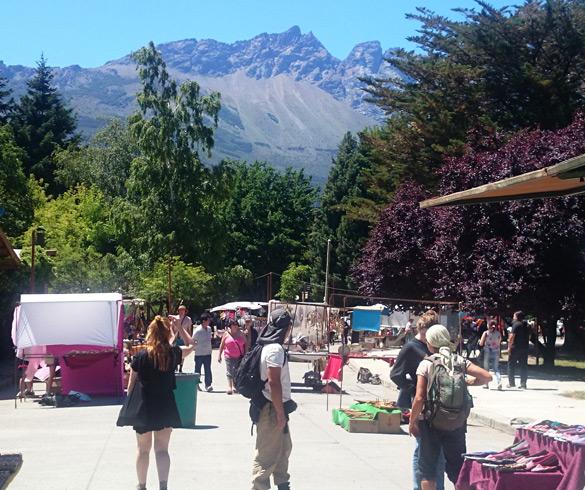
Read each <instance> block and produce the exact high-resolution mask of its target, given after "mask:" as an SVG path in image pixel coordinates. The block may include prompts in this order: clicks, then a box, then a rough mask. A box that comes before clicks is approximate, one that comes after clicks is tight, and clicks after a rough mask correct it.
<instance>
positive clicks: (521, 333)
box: [512, 320, 530, 349]
mask: <svg viewBox="0 0 585 490" xmlns="http://www.w3.org/2000/svg"><path fill="white" fill-rule="evenodd" d="M512 333H513V334H514V344H513V347H514V348H516V349H528V341H529V339H530V329H529V327H528V324H527V323H526V322H521V321H519V320H514V321H513V322H512Z"/></svg>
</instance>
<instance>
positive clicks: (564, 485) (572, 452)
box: [516, 429, 585, 490]
mask: <svg viewBox="0 0 585 490" xmlns="http://www.w3.org/2000/svg"><path fill="white" fill-rule="evenodd" d="M521 439H523V440H526V441H528V444H530V452H531V453H533V452H536V451H539V450H541V449H546V450H548V451H550V452H552V453H555V454H556V456H557V458H558V459H559V462H560V464H561V469H562V470H563V473H564V476H563V479H562V481H561V482H560V483H559V486H558V487H557V490H583V489H585V446H584V445H581V444H573V443H571V442H563V441H557V440H555V439H553V438H551V437H547V436H545V435H543V434H539V433H538V432H532V431H530V430H526V429H518V430H517V431H516V440H521Z"/></svg>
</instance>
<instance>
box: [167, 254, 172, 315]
mask: <svg viewBox="0 0 585 490" xmlns="http://www.w3.org/2000/svg"><path fill="white" fill-rule="evenodd" d="M168 283H169V291H168V302H169V304H168V306H167V314H169V315H170V314H171V308H172V304H173V303H172V301H173V292H172V288H173V259H172V258H170V257H169V280H168Z"/></svg>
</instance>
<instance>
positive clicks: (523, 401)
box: [346, 351, 585, 434]
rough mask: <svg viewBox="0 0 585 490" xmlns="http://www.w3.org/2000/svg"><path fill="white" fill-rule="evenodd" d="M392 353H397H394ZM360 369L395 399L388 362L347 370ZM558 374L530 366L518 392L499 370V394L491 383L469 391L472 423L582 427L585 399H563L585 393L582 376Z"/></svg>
mask: <svg viewBox="0 0 585 490" xmlns="http://www.w3.org/2000/svg"><path fill="white" fill-rule="evenodd" d="M393 353H394V354H396V351H393ZM360 367H367V368H368V369H370V371H372V373H375V374H379V375H380V378H381V379H382V381H383V384H384V386H385V387H386V388H387V389H389V390H390V392H391V395H390V399H392V400H395V399H396V397H397V396H398V391H397V390H396V386H395V385H394V383H392V382H391V381H390V367H389V365H388V363H386V362H384V361H379V360H369V359H351V360H350V362H349V370H351V372H352V373H353V375H354V376H357V371H358V370H359V368H360ZM504 367H505V366H504ZM346 369H347V368H346ZM561 373H562V369H559V376H558V379H554V378H555V375H554V374H552V375H551V374H549V373H544V372H543V371H542V369H540V368H538V367H535V366H529V368H528V389H527V390H519V389H506V388H505V386H506V384H507V376H505V374H506V371H505V369H504V370H502V371H501V374H502V386H504V389H503V390H502V391H497V390H496V386H495V382H493V383H492V384H491V386H490V388H491V389H490V390H486V389H483V388H482V387H477V386H474V387H471V388H470V391H471V394H472V395H473V399H474V405H475V406H474V408H473V409H472V412H471V420H475V421H477V422H480V423H482V424H484V425H487V426H488V427H492V428H494V429H498V430H501V431H504V432H506V433H509V434H513V433H514V430H515V426H516V425H519V424H521V423H526V422H530V421H533V420H538V419H549V420H556V421H559V422H563V423H567V424H585V415H584V414H585V400H575V399H572V398H568V397H566V396H563V394H565V393H569V392H573V391H585V377H584V378H583V379H581V380H574V379H567V378H566V377H564V376H562V374H561ZM346 379H347V377H346ZM517 383H518V381H517Z"/></svg>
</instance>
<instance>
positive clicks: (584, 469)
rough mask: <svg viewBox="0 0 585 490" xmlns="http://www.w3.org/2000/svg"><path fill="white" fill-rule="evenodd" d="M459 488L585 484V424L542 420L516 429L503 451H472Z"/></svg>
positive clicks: (546, 488) (540, 489)
mask: <svg viewBox="0 0 585 490" xmlns="http://www.w3.org/2000/svg"><path fill="white" fill-rule="evenodd" d="M465 458H466V459H465V463H464V464H463V468H462V469H461V472H460V474H459V479H458V481H457V489H459V490H472V489H476V490H508V489H510V490H516V489H520V490H522V489H530V490H553V489H558V490H577V489H583V488H585V426H582V425H573V426H570V425H565V424H561V423H559V422H552V421H550V420H543V421H539V422H535V423H533V424H529V425H527V426H524V427H522V428H519V429H517V430H516V437H515V440H514V444H513V445H512V446H510V447H508V448H506V449H505V450H503V451H500V452H492V451H489V452H485V453H470V454H467V455H465Z"/></svg>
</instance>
